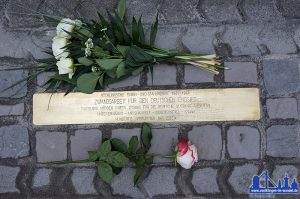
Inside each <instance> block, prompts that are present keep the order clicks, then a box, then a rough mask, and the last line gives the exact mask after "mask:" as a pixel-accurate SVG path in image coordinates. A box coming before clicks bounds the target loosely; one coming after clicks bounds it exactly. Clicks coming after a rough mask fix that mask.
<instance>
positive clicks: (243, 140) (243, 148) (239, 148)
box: [227, 126, 260, 159]
mask: <svg viewBox="0 0 300 199" xmlns="http://www.w3.org/2000/svg"><path fill="white" fill-rule="evenodd" d="M227 148H228V152H229V155H230V157H231V158H246V159H258V158H259V151H260V150H259V149H260V136H259V132H258V130H257V129H256V128H252V127H249V126H231V127H230V128H229V129H228V131H227Z"/></svg>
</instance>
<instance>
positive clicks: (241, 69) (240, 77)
mask: <svg viewBox="0 0 300 199" xmlns="http://www.w3.org/2000/svg"><path fill="white" fill-rule="evenodd" d="M225 66H226V67H228V68H229V69H228V70H225V82H246V83H253V84H257V66H256V64H255V63H253V62H225Z"/></svg>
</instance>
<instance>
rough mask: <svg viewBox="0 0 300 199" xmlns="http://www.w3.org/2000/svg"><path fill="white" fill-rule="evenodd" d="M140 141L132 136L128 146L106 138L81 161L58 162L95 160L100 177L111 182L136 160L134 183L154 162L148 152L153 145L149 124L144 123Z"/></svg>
mask: <svg viewBox="0 0 300 199" xmlns="http://www.w3.org/2000/svg"><path fill="white" fill-rule="evenodd" d="M140 137H141V139H140V142H139V139H138V136H132V137H131V139H130V140H129V143H128V146H127V144H126V143H124V142H123V141H122V140H120V139H117V138H112V139H110V140H105V141H104V142H103V143H102V144H101V145H100V147H99V148H98V149H97V150H95V151H89V152H88V154H89V158H88V159H87V160H80V161H68V160H67V161H59V162H55V163H57V164H65V163H72V162H73V163H86V162H95V163H96V164H97V171H98V175H99V177H100V178H101V179H102V180H103V181H104V182H107V183H110V182H111V180H112V177H113V175H114V174H116V175H117V174H119V173H120V172H121V170H122V168H124V167H126V166H127V165H128V164H129V161H131V162H134V164H135V167H136V173H135V175H134V179H133V181H134V184H136V183H137V182H138V180H139V178H140V177H141V176H142V174H143V171H144V169H145V168H146V166H147V165H151V164H153V158H154V157H153V154H147V153H148V150H149V148H150V146H151V138H152V133H151V129H150V126H149V125H148V124H143V126H142V129H141V134H140Z"/></svg>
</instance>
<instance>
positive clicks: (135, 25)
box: [131, 17, 140, 44]
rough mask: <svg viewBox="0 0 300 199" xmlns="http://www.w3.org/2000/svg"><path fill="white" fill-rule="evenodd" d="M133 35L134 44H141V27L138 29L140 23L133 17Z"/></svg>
mask: <svg viewBox="0 0 300 199" xmlns="http://www.w3.org/2000/svg"><path fill="white" fill-rule="evenodd" d="M131 26H132V27H131V35H132V40H133V43H134V44H138V43H139V38H140V35H139V27H138V23H137V22H136V19H135V17H132V24H131Z"/></svg>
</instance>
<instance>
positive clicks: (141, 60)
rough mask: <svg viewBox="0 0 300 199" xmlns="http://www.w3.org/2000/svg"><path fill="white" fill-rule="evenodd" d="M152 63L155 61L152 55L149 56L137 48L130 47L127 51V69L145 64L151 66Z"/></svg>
mask: <svg viewBox="0 0 300 199" xmlns="http://www.w3.org/2000/svg"><path fill="white" fill-rule="evenodd" d="M154 61H155V59H154V57H153V56H152V55H149V54H148V53H146V52H145V51H144V50H143V49H142V48H140V47H138V46H131V47H130V48H129V49H128V50H127V54H126V65H127V66H129V67H132V68H136V67H140V66H144V65H147V64H153V63H154Z"/></svg>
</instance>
